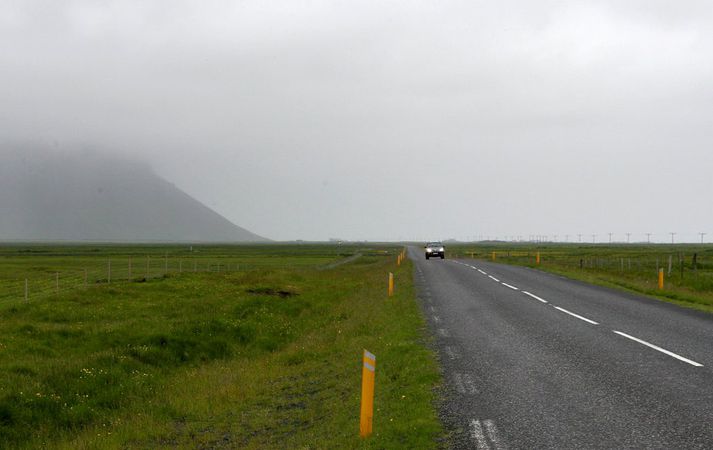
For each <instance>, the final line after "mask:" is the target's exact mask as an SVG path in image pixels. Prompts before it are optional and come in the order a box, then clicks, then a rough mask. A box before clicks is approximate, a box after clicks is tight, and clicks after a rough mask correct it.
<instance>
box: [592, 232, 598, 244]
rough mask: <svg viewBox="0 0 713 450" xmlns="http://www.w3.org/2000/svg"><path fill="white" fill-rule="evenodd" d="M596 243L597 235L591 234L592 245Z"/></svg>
mask: <svg viewBox="0 0 713 450" xmlns="http://www.w3.org/2000/svg"><path fill="white" fill-rule="evenodd" d="M596 243H597V235H596V234H593V235H592V244H596Z"/></svg>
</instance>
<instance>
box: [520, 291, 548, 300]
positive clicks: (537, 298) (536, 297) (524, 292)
mask: <svg viewBox="0 0 713 450" xmlns="http://www.w3.org/2000/svg"><path fill="white" fill-rule="evenodd" d="M522 293H523V294H525V295H529V296H530V297H532V298H534V299H535V300H539V301H541V302H542V303H547V300H545V299H544V298H540V297H538V296H536V295H535V294H530V293H529V292H527V291H522Z"/></svg>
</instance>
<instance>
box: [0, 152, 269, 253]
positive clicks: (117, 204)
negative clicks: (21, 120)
mask: <svg viewBox="0 0 713 450" xmlns="http://www.w3.org/2000/svg"><path fill="white" fill-rule="evenodd" d="M0 155H1V156H0V241H9V240H25V241H35V240H49V241H56V240H62V241H65V240H66V241H109V242H114V241H117V242H123V241H131V242H137V241H161V242H164V241H183V242H235V241H265V240H266V239H264V238H262V237H260V236H258V235H256V234H253V233H251V232H249V231H247V230H245V229H243V228H241V227H239V226H237V225H235V224H233V223H231V222H230V221H228V220H227V219H225V218H224V217H223V216H221V215H220V214H218V213H216V212H215V211H213V210H211V209H210V208H208V207H207V206H205V205H203V204H202V203H200V202H199V201H197V200H195V199H194V198H192V197H190V196H189V195H187V194H186V193H184V192H183V191H181V190H179V189H178V188H176V187H175V186H174V185H173V184H171V183H169V182H167V181H165V180H163V179H162V178H160V177H159V176H157V175H156V174H155V173H154V172H153V171H152V170H151V169H150V168H149V167H148V166H145V165H142V164H139V163H134V162H129V161H126V160H121V159H114V158H111V157H107V156H102V155H98V154H95V153H89V152H78V153H52V152H38V151H30V150H22V151H21V152H20V151H7V149H2V150H0Z"/></svg>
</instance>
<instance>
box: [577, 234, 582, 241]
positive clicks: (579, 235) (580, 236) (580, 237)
mask: <svg viewBox="0 0 713 450" xmlns="http://www.w3.org/2000/svg"><path fill="white" fill-rule="evenodd" d="M577 237H579V242H582V235H581V234H578V235H577Z"/></svg>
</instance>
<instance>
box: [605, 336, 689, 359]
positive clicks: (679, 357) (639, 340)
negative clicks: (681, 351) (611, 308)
mask: <svg viewBox="0 0 713 450" xmlns="http://www.w3.org/2000/svg"><path fill="white" fill-rule="evenodd" d="M612 331H613V332H614V333H616V334H618V335H619V336H624V337H625V338H627V339H631V340H632V341H636V342H638V343H639V344H643V345H645V346H647V347H651V348H653V349H654V350H658V351H660V352H661V353H665V354H667V355H668V356H673V357H674V358H676V359H678V360H681V361H683V362H685V363H688V364H690V365H692V366H696V367H703V364H701V363H697V362H695V361H691V360H690V359H688V358H684V357H683V356H681V355H677V354H675V353H673V352H670V351H668V350H666V349H663V348H661V347H658V346H656V345H654V344H651V343H648V342H646V341H642V340H641V339H639V338H635V337H634V336H630V335H628V334H626V333H622V332H621V331H616V330H612Z"/></svg>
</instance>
